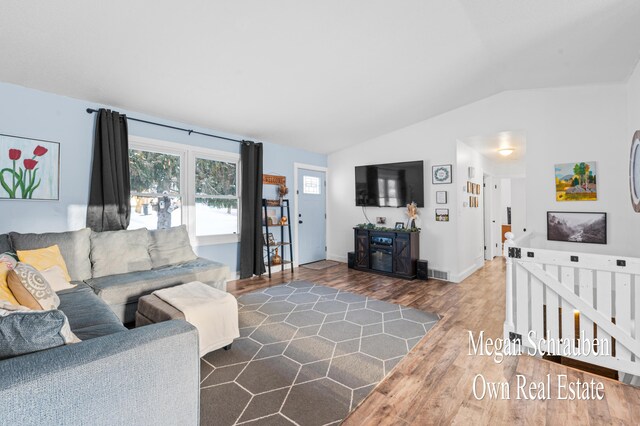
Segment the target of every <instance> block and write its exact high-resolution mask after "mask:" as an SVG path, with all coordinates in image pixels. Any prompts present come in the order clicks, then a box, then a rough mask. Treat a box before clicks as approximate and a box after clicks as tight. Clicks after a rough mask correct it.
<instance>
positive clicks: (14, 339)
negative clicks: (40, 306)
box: [0, 304, 78, 359]
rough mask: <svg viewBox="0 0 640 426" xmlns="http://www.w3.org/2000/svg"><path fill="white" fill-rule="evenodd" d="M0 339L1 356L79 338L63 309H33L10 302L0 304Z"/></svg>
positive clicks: (35, 350) (43, 347) (67, 342)
mask: <svg viewBox="0 0 640 426" xmlns="http://www.w3.org/2000/svg"><path fill="white" fill-rule="evenodd" d="M0 340H2V341H3V344H2V345H0V359H6V358H11V357H14V356H18V355H24V354H28V353H31V352H37V351H41V350H44V349H49V348H55V347H57V346H62V345H65V344H70V343H76V342H77V341H78V340H77V338H76V337H75V336H74V335H73V333H72V332H71V330H70V328H69V323H68V321H67V317H66V316H65V314H64V313H63V312H62V311H59V310H50V311H32V310H29V309H28V308H25V307H22V306H14V305H10V304H6V305H4V304H3V305H0Z"/></svg>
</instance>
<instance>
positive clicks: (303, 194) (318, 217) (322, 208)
mask: <svg viewBox="0 0 640 426" xmlns="http://www.w3.org/2000/svg"><path fill="white" fill-rule="evenodd" d="M326 189H327V186H326V174H325V172H322V171H316V170H306V169H298V217H297V218H296V219H297V220H298V241H297V242H296V243H297V245H298V264H300V265H304V264H305V263H311V262H317V261H319V260H325V259H326V258H327V251H326V246H327V240H326V234H327V231H326V229H327V215H326V197H327V194H326Z"/></svg>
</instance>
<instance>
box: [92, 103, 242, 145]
mask: <svg viewBox="0 0 640 426" xmlns="http://www.w3.org/2000/svg"><path fill="white" fill-rule="evenodd" d="M94 112H98V110H97V109H93V108H87V113H88V114H93V113H94ZM127 120H131V121H137V122H139V123H146V124H151V125H153V126H160V127H166V128H167V129H173V130H180V131H183V132H187V133H189V135H191V133H195V134H196V135H202V136H209V137H210V138H216V139H224V140H226V141H231V142H238V143H248V142H249V141H243V140H239V139H233V138H227V137H224V136H218V135H213V134H211V133H202V132H198V131H197V130H191V129H184V128H182V127H175V126H169V125H168V124H162V123H156V122H153V121H147V120H142V119H140V118H133V117H129V116H128V115H127Z"/></svg>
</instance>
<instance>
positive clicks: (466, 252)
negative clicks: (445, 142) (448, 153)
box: [454, 141, 491, 281]
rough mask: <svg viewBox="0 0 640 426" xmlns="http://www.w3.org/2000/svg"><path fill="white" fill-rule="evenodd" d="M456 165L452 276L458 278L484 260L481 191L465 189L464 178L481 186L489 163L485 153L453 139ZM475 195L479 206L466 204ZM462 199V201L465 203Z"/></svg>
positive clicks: (469, 272)
mask: <svg viewBox="0 0 640 426" xmlns="http://www.w3.org/2000/svg"><path fill="white" fill-rule="evenodd" d="M456 165H457V169H458V170H457V171H456V173H455V177H456V178H457V179H456V178H454V181H455V182H458V184H457V185H454V186H455V188H456V191H457V192H458V204H457V205H456V209H457V217H458V220H457V224H458V225H457V228H458V253H457V260H458V265H457V266H458V267H457V274H455V275H456V277H455V279H456V281H461V280H462V279H464V278H466V277H467V276H469V275H471V274H472V273H473V272H475V271H476V270H477V269H478V268H480V267H481V266H482V265H483V263H484V223H483V217H484V216H483V209H484V200H483V197H482V196H481V195H482V191H483V190H481V195H476V194H471V193H468V192H467V182H468V181H469V182H472V183H477V184H480V186H482V183H483V176H484V173H485V172H487V171H489V170H488V169H489V168H490V167H491V165H490V163H489V161H488V160H487V159H486V157H484V156H482V155H480V154H479V153H478V151H476V150H474V149H472V148H470V147H469V146H467V145H465V144H464V143H462V142H460V141H457V142H456ZM469 167H474V168H475V175H474V177H473V178H471V177H469ZM471 196H473V197H478V200H479V207H471V206H470V205H469V197H471ZM465 203H466V204H465Z"/></svg>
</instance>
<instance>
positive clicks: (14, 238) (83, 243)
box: [9, 228, 91, 281]
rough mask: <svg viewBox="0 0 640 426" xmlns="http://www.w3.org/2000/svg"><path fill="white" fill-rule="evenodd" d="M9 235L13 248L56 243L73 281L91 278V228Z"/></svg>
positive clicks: (29, 248) (27, 248) (34, 247)
mask: <svg viewBox="0 0 640 426" xmlns="http://www.w3.org/2000/svg"><path fill="white" fill-rule="evenodd" d="M9 235H10V236H11V244H12V245H13V249H14V250H33V249H39V248H45V247H50V246H53V245H57V246H58V247H59V248H60V253H62V257H63V258H64V261H65V263H66V265H67V270H68V271H69V275H70V276H71V279H72V280H73V281H83V280H86V279H89V278H91V261H90V260H89V252H90V249H91V243H90V236H91V230H90V229H89V228H85V229H81V230H79V231H71V232H50V233H46V234H19V233H17V232H12V233H10V234H9Z"/></svg>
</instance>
